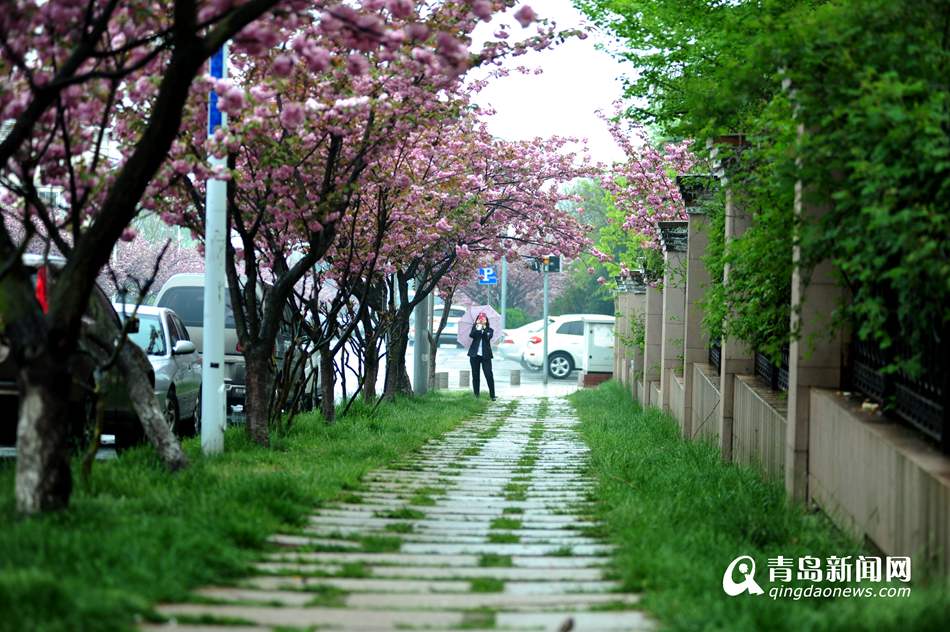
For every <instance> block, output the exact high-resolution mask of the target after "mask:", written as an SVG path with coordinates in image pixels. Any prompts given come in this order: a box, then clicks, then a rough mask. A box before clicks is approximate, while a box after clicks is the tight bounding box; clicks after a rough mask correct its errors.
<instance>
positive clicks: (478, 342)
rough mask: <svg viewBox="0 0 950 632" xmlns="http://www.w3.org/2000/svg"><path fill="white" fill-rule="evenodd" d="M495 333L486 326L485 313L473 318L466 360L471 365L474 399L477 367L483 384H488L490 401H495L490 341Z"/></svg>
mask: <svg viewBox="0 0 950 632" xmlns="http://www.w3.org/2000/svg"><path fill="white" fill-rule="evenodd" d="M494 334H495V331H494V330H493V329H492V328H491V325H489V324H488V315H487V314H485V312H479V313H478V316H476V317H475V323H474V324H473V325H472V333H471V334H470V336H471V338H472V344H471V346H470V347H469V348H468V359H469V362H470V363H471V365H472V390H473V391H475V397H478V391H479V381H480V376H479V367H481V371H483V372H484V373H485V382H486V383H487V384H488V394H489V396H491V399H492V401H495V377H494V376H493V375H492V370H491V359H492V352H491V340H492V336H494Z"/></svg>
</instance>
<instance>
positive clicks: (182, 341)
mask: <svg viewBox="0 0 950 632" xmlns="http://www.w3.org/2000/svg"><path fill="white" fill-rule="evenodd" d="M114 307H115V309H116V311H117V312H118V314H119V318H121V319H122V320H123V321H124V320H125V319H126V318H128V317H130V316H131V315H132V313H133V310H135V306H134V305H122V304H115V305H114ZM135 315H136V318H138V328H137V331H136V333H134V334H129V340H130V341H132V342H134V343H135V344H137V345H138V346H139V347H140V348H141V349H142V350H143V351H144V352H145V354H146V355H147V356H148V360H149V362H150V363H151V365H152V370H153V371H154V372H155V397H156V398H157V399H158V402H159V404H160V405H161V407H162V411H163V412H164V414H165V421H166V422H167V423H168V426H169V427H170V428H171V429H172V430H173V431H174V432H175V433H176V434H180V435H192V434H197V432H198V431H199V429H200V425H199V424H200V423H201V422H200V419H201V410H200V406H201V357H200V356H199V355H198V350H197V349H196V348H195V344H194V343H193V342H192V341H191V338H190V337H189V335H188V329H187V328H186V327H185V325H184V323H182V322H181V319H180V318H179V317H178V315H177V314H175V312H173V311H172V310H170V309H167V308H164V307H152V306H149V305H141V306H139V308H138V311H137V312H135Z"/></svg>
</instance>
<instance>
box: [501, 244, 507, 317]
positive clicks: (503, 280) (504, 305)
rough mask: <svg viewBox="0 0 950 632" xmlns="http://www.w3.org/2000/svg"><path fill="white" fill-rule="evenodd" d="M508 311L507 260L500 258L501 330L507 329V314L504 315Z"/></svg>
mask: <svg viewBox="0 0 950 632" xmlns="http://www.w3.org/2000/svg"><path fill="white" fill-rule="evenodd" d="M507 310H508V259H506V258H505V257H502V258H501V329H502V331H504V329H505V328H506V327H507V321H508V318H507V314H506V313H505V312H506V311H507Z"/></svg>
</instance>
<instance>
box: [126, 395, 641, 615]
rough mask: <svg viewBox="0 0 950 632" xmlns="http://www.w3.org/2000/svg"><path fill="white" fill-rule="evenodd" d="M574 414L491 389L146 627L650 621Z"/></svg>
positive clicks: (551, 402) (552, 403)
mask: <svg viewBox="0 0 950 632" xmlns="http://www.w3.org/2000/svg"><path fill="white" fill-rule="evenodd" d="M576 423H577V420H576V418H575V417H574V415H573V411H572V409H571V407H570V405H569V404H568V403H567V402H566V401H565V400H563V399H560V398H551V399H539V398H522V399H518V400H514V401H508V402H504V401H498V402H496V403H494V404H493V405H492V406H491V408H490V409H489V410H488V411H487V412H486V413H485V414H484V415H482V416H479V417H477V418H475V419H473V420H471V421H469V422H467V423H465V424H463V425H462V426H461V427H460V428H458V429H456V430H455V431H453V432H451V433H449V434H447V435H445V436H444V437H442V438H441V439H439V440H436V441H432V442H430V443H428V444H427V445H426V446H425V447H424V448H423V449H422V450H420V451H419V452H418V453H416V454H414V455H412V456H411V457H410V458H408V459H406V460H405V461H402V462H398V463H394V464H392V465H391V466H390V467H388V468H385V469H381V470H377V471H375V472H372V473H371V474H369V475H368V476H367V477H366V478H365V480H364V481H363V485H362V487H361V488H360V489H358V490H356V491H353V492H350V493H347V494H346V495H345V496H344V497H342V498H341V501H340V502H338V503H335V504H332V505H328V506H327V507H325V508H322V509H320V510H319V511H318V512H317V513H316V514H314V515H313V516H312V517H311V518H310V523H309V526H308V527H307V528H306V529H304V530H303V531H302V532H301V533H296V534H283V535H276V536H274V537H273V538H272V539H271V541H272V544H273V550H272V551H271V552H268V553H266V554H265V555H264V558H263V559H262V560H261V561H260V562H259V563H258V564H257V567H256V568H257V571H258V574H257V575H256V576H254V577H249V578H247V579H246V580H244V581H242V582H240V583H238V584H237V585H235V586H229V587H212V588H205V589H202V590H199V591H197V593H196V598H195V600H193V601H194V602H193V603H184V604H170V605H163V606H160V607H159V608H158V611H159V612H160V613H162V614H163V615H165V616H167V617H170V618H171V619H172V620H171V621H170V622H169V623H167V624H161V625H146V626H144V628H143V629H149V630H170V629H174V630H179V631H183V632H184V631H193V632H197V631H199V630H201V631H205V630H216V631H218V632H220V631H222V630H223V629H234V630H271V629H275V628H276V629H280V630H298V629H299V630H306V629H315V628H319V629H346V630H394V629H403V630H406V629H427V630H434V629H440V630H451V629H456V630H457V629H467V630H478V629H512V630H568V629H571V628H573V629H574V630H644V629H652V628H653V627H655V626H654V624H653V622H652V621H651V620H650V619H648V618H647V617H646V616H645V615H644V614H643V613H642V612H641V611H639V610H638V609H637V601H638V596H637V595H631V594H624V593H621V592H618V590H619V587H618V585H617V583H616V582H614V581H611V580H610V579H609V578H608V577H606V575H605V567H604V566H605V564H606V562H607V557H606V556H607V555H609V554H610V546H609V545H607V544H605V543H604V542H603V541H602V540H601V538H599V537H598V525H597V524H596V523H595V522H594V521H593V519H592V518H591V517H590V515H589V514H590V502H589V500H588V494H589V490H590V489H591V487H592V482H591V481H590V480H589V479H587V478H586V476H585V474H584V463H585V458H586V447H585V446H584V445H583V443H582V442H581V441H580V438H579V437H578V435H577V434H576V433H575V431H574V430H573V426H574V425H575V424H576Z"/></svg>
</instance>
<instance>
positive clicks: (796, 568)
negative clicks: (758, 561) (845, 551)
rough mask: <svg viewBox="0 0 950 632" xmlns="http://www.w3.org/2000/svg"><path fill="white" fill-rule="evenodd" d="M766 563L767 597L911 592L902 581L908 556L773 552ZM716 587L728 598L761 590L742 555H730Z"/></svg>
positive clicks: (907, 575)
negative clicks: (786, 555) (728, 562)
mask: <svg viewBox="0 0 950 632" xmlns="http://www.w3.org/2000/svg"><path fill="white" fill-rule="evenodd" d="M766 566H767V567H768V586H769V589H768V596H769V597H770V598H772V599H778V598H780V597H786V598H791V599H795V600H796V601H797V600H799V599H802V598H829V597H859V598H860V597H865V598H874V597H878V598H881V597H884V598H887V597H908V596H910V592H911V588H910V586H909V585H907V584H910V581H911V560H910V558H909V557H899V556H887V557H884V558H881V557H877V556H872V555H859V556H857V557H852V556H845V557H839V556H834V555H832V556H830V557H828V558H825V559H821V558H818V557H813V556H810V555H805V556H803V557H799V558H790V557H785V556H783V555H778V556H776V557H770V558H768V560H767V564H766ZM874 584H879V585H877V586H875V585H874ZM894 584H897V585H896V586H895V585H894ZM900 584H904V585H900ZM722 590H723V592H725V593H726V594H727V595H729V596H730V597H736V596H738V595H741V594H743V593H749V594H750V595H762V594H764V593H765V591H764V590H763V589H762V586H760V585H759V583H758V582H757V581H756V580H755V560H753V559H752V557H750V556H748V555H740V556H739V557H737V558H736V559H734V560H732V562H731V563H730V564H729V566H728V567H727V568H726V572H725V573H723V576H722Z"/></svg>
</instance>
